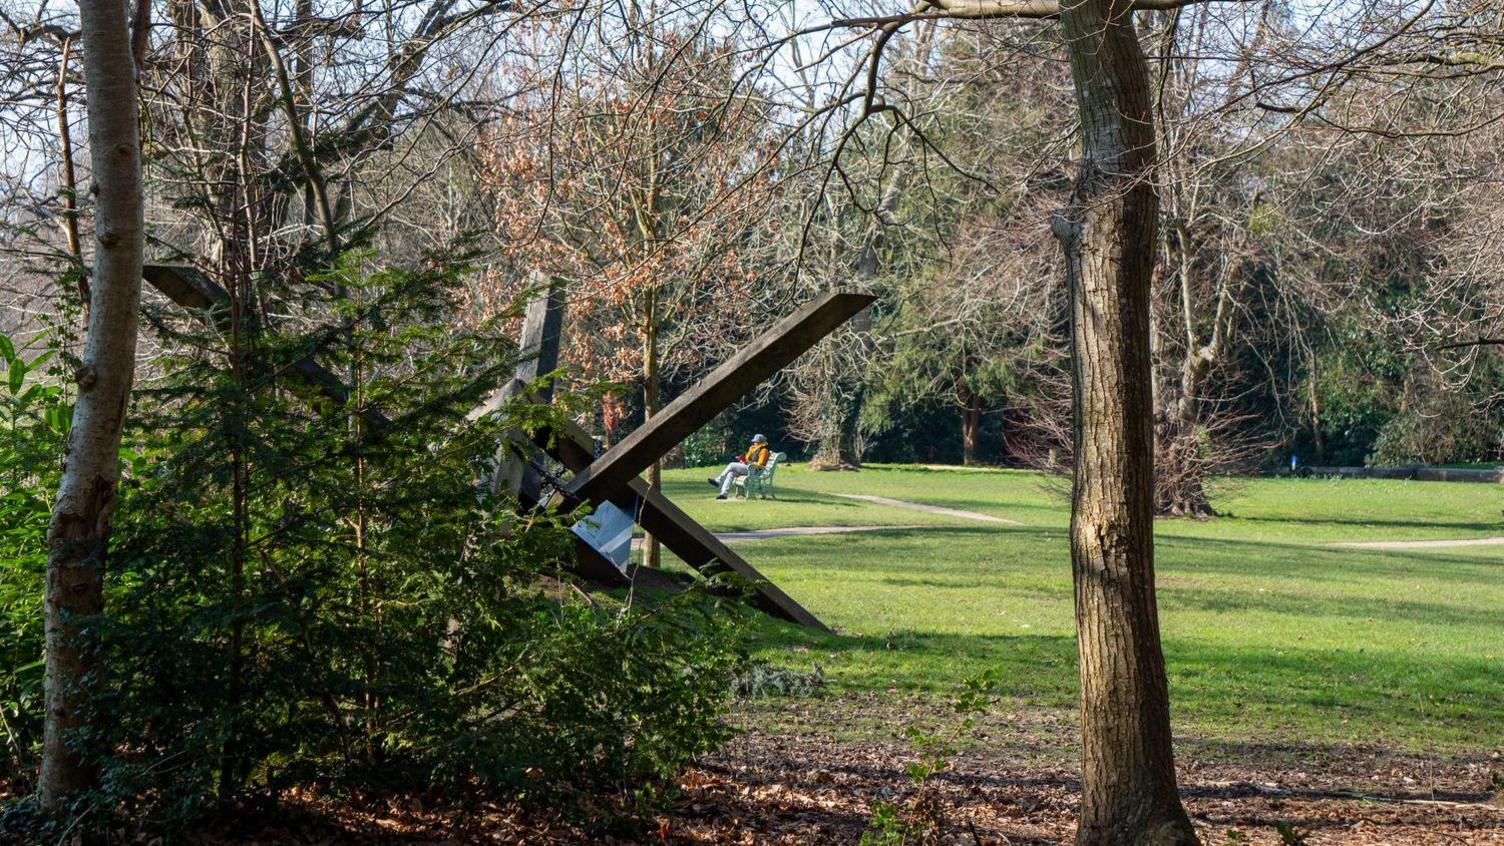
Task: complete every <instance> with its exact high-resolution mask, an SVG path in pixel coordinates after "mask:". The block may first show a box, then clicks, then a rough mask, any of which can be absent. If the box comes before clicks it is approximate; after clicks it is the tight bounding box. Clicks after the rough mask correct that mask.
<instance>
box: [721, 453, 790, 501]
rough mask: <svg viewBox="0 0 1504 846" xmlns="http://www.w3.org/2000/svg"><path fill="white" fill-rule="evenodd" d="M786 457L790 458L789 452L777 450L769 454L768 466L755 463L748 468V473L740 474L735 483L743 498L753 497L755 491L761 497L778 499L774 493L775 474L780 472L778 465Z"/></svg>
mask: <svg viewBox="0 0 1504 846" xmlns="http://www.w3.org/2000/svg"><path fill="white" fill-rule="evenodd" d="M785 458H788V454H787V453H782V452H775V453H773V454H772V455H770V456H768V464H767V466H766V467H758V466H756V465H753V466H751V467H748V468H747V475H745V476H738V477H737V479H736V481H735V482H734V484H735V486H736V489H737V490H738V491H740V493H741V495H742V499H751V498H752V494H754V493H755V494H757V495H758V497H759V498H761V499H777V498H778V497H777V496H776V495H775V494H774V493H773V475H774V474H775V473H777V472H778V465H779V464H780V463H781V462H782V461H783V460H784V459H785Z"/></svg>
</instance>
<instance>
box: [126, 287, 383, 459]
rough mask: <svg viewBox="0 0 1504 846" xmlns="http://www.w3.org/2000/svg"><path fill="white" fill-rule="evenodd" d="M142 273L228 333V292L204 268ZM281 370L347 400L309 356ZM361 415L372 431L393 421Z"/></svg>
mask: <svg viewBox="0 0 1504 846" xmlns="http://www.w3.org/2000/svg"><path fill="white" fill-rule="evenodd" d="M141 277H142V278H143V279H145V280H146V281H147V282H148V283H149V284H150V285H151V286H152V287H153V288H156V289H157V290H158V291H161V292H162V294H163V295H164V296H166V297H167V298H168V299H169V300H172V301H173V302H175V303H177V304H178V305H180V306H182V307H183V308H186V309H189V310H190V311H194V312H199V313H200V314H202V315H203V316H204V319H205V322H206V323H208V324H209V326H211V327H212V328H214V329H216V330H218V331H219V332H221V333H222V334H225V335H228V334H230V293H229V292H228V291H226V290H225V289H224V288H222V287H220V286H219V284H218V283H217V282H215V281H214V280H213V279H210V278H209V277H208V276H207V275H206V274H205V273H204V272H203V271H201V270H199V269H198V268H196V267H190V266H188V265H176V264H148V265H144V266H143V267H142V268H141ZM284 372H285V373H287V374H289V375H291V376H292V377H294V379H295V380H296V381H299V382H302V383H303V384H304V385H307V386H308V387H310V388H312V389H313V390H314V391H316V392H317V393H318V394H319V395H320V396H322V397H323V398H324V399H327V400H329V401H330V402H332V403H334V405H336V406H338V407H340V408H343V407H344V405H345V403H347V402H349V401H350V390H349V389H348V388H346V387H345V383H344V381H343V380H342V379H340V378H339V376H337V375H335V374H334V373H332V372H330V370H329V368H327V367H325V366H323V365H322V364H319V363H318V362H316V361H314V360H313V359H312V358H311V357H309V356H304V357H302V358H300V359H298V360H297V361H294V362H293V363H292V364H290V365H288V366H287V369H286V370H285V371H284ZM363 416H364V418H365V422H366V425H367V426H369V427H370V429H371V431H373V432H375V431H377V430H379V429H381V428H382V427H384V426H387V425H389V424H390V423H391V422H392V421H391V418H389V417H387V416H386V415H385V414H382V413H381V412H380V411H377V410H376V409H366V411H365V413H364V415H363Z"/></svg>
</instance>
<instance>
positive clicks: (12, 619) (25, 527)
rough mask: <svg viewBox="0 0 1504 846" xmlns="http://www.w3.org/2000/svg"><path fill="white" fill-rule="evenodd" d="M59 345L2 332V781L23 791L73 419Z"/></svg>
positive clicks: (35, 730)
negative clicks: (58, 498) (52, 524)
mask: <svg viewBox="0 0 1504 846" xmlns="http://www.w3.org/2000/svg"><path fill="white" fill-rule="evenodd" d="M56 341H57V335H56V334H55V333H45V334H43V335H41V336H38V337H37V338H34V339H33V340H32V342H31V343H30V344H29V345H28V346H27V347H19V345H17V344H16V343H14V342H13V341H12V340H11V339H10V338H8V337H6V336H4V335H0V374H3V375H4V377H5V384H4V385H3V386H0V740H3V743H0V781H10V782H12V783H14V784H15V785H16V786H17V787H20V788H21V789H26V788H27V787H28V786H29V784H30V780H31V776H32V775H33V772H34V769H35V766H36V760H37V758H36V756H37V753H38V750H39V749H40V747H41V737H42V723H41V712H42V586H43V576H44V573H45V571H46V565H47V554H46V547H45V545H44V543H43V541H44V538H45V537H46V534H47V520H48V516H49V515H50V514H51V510H52V501H51V495H52V494H54V493H56V491H57V483H58V476H59V474H60V472H61V470H62V455H63V442H64V439H65V438H66V437H67V432H68V424H69V423H70V422H71V419H72V407H71V406H70V405H69V403H68V398H67V396H66V395H65V393H64V392H63V390H62V388H60V387H58V386H57V385H56V384H54V383H56V382H57V381H58V379H57V378H56V377H57V376H58V372H57V370H58V358H57V355H56V353H57V349H58V344H57V343H56ZM37 348H44V351H42V352H35V351H34V350H36V349H37Z"/></svg>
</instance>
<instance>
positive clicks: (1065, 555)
mask: <svg viewBox="0 0 1504 846" xmlns="http://www.w3.org/2000/svg"><path fill="white" fill-rule="evenodd" d="M706 475H707V471H705V470H703V469H701V470H680V471H672V472H668V473H666V474H665V489H666V492H667V493H668V495H669V496H670V497H672V498H673V499H674V501H675V502H676V503H678V504H679V505H680V506H681V507H683V508H684V509H685V510H686V511H688V512H689V513H690V514H691V515H693V516H694V517H695V518H696V519H699V520H701V521H702V522H703V523H704V524H705V525H707V526H708V527H710V528H712V529H715V530H717V531H731V530H746V529H758V528H773V527H787V526H829V525H841V526H848V525H850V526H857V525H867V526H894V527H917V528H895V529H893V530H892V531H878V532H864V533H858V534H844V535H822V536H806V537H790V538H780V539H773V540H760V541H755V542H746V543H743V544H741V545H740V546H739V548H740V550H741V551H742V553H743V554H744V555H745V556H746V557H747V559H748V560H749V561H750V562H752V563H753V564H754V565H755V566H756V567H758V568H759V569H760V570H762V571H763V572H764V573H765V574H767V575H768V577H769V578H771V579H773V580H774V581H776V582H777V583H778V585H779V586H780V587H782V588H783V589H784V590H786V591H787V592H788V593H789V594H790V595H792V596H793V597H794V598H796V599H797V600H799V601H800V602H801V603H803V604H804V605H805V606H806V607H807V608H809V609H810V610H811V611H813V612H814V613H815V614H816V615H818V616H819V617H820V618H821V619H822V620H824V621H825V622H826V623H827V624H828V625H830V626H831V627H832V628H834V629H836V630H837V632H838V634H836V635H832V636H819V635H814V634H812V633H809V632H806V631H804V630H802V629H798V628H796V627H792V626H785V625H783V624H779V623H775V622H771V621H770V622H768V623H767V624H766V625H765V629H764V634H765V638H764V640H763V644H764V650H765V654H766V656H767V657H768V658H769V659H770V660H773V661H775V662H777V663H782V664H788V665H791V666H798V665H803V666H808V665H809V664H810V663H812V662H818V663H819V664H820V665H821V666H822V668H823V669H824V671H825V673H826V677H827V679H828V681H829V686H828V688H827V691H828V692H829V693H830V694H832V695H847V694H849V695H854V696H861V695H865V694H879V695H881V696H884V697H893V696H900V695H918V696H921V697H936V698H940V697H944V696H946V695H948V694H950V693H952V692H954V691H956V690H958V688H959V686H960V683H961V681H962V680H963V679H964V678H966V677H968V676H971V675H975V674H977V673H980V672H982V671H984V670H987V669H992V668H995V669H996V670H997V671H998V672H999V674H1000V676H999V677H1000V680H1001V686H1002V692H1003V693H1004V695H1006V696H1009V697H1011V698H1013V700H1014V706H1015V707H1019V708H1039V709H1045V710H1048V711H1053V712H1058V713H1061V714H1069V713H1072V712H1073V711H1074V707H1075V695H1076V669H1075V642H1074V633H1073V631H1074V630H1073V617H1072V606H1071V583H1070V560H1069V547H1068V541H1067V536H1066V529H1067V525H1068V514H1067V502H1066V499H1065V489H1064V486H1063V483H1062V482H1061V481H1059V480H1054V479H1049V478H1047V477H1043V476H1040V475H1038V474H1034V473H1026V472H1014V471H998V470H977V471H971V470H959V469H924V468H915V467H871V468H868V469H865V470H863V471H862V472H860V473H815V472H810V471H808V470H806V469H805V468H803V467H802V466H799V465H791V466H787V467H785V468H782V469H780V470H779V476H778V483H779V484H778V490H779V495H780V501H777V502H771V501H756V502H750V503H749V502H741V501H731V502H717V501H715V500H714V499H712V497H713V495H714V492H713V491H712V490H711V489H710V487H709V486H708V485H707V484H706V483H705V476H706ZM840 493H859V494H875V495H879V496H884V497H889V498H892V499H899V500H905V501H909V502H919V503H926V504H932V505H941V506H946V507H950V508H959V509H966V510H970V511H976V512H981V513H985V514H990V515H995V516H998V517H1003V518H1007V519H1010V520H1015V521H1018V522H1019V523H1020V524H1021V525H1017V526H1014V525H1001V524H995V523H982V522H976V521H968V520H964V519H958V518H954V517H949V516H940V515H932V514H926V513H920V512H915V511H909V510H902V509H897V508H893V507H888V506H881V505H875V504H870V503H866V502H861V501H857V500H851V499H844V498H841V497H839V496H837V494H840ZM1214 500H1215V504H1216V506H1217V507H1218V508H1219V509H1220V510H1221V511H1222V512H1223V513H1224V514H1225V515H1226V516H1224V517H1221V518H1219V519H1216V520H1211V521H1207V522H1200V523H1198V522H1190V521H1179V520H1176V521H1162V522H1160V523H1158V524H1157V525H1156V533H1157V547H1156V549H1157V571H1158V578H1159V603H1160V618H1161V624H1162V628H1163V633H1164V642H1165V652H1166V659H1167V661H1168V665H1169V673H1170V687H1171V697H1172V701H1173V707H1174V718H1175V721H1176V726H1177V731H1178V732H1181V733H1189V734H1192V735H1196V736H1199V737H1201V738H1203V739H1204V740H1207V741H1210V742H1213V743H1217V742H1228V743H1277V744H1306V743H1312V744H1330V743H1357V744H1381V745H1386V746H1395V747H1400V748H1404V749H1410V750H1415V751H1428V752H1439V753H1445V752H1451V751H1458V752H1460V751H1463V750H1470V751H1479V750H1484V751H1486V750H1489V749H1495V750H1497V749H1500V748H1504V546H1475V547H1458V548H1446V549H1432V550H1388V551H1373V550H1356V549H1340V548H1333V547H1330V546H1328V545H1329V544H1332V543H1335V542H1343V541H1364V540H1424V539H1448V538H1472V537H1488V536H1496V535H1504V516H1501V509H1504V487H1499V486H1493V485H1480V484H1445V483H1437V482H1408V481H1387V480H1340V481H1329V480H1317V479H1255V480H1239V481H1236V482H1230V483H1224V484H1222V485H1221V486H1220V487H1219V489H1218V490H1217V492H1216V495H1215V497H1214ZM847 730H849V731H853V732H858V733H860V732H864V731H872V732H877V733H885V734H886V735H887V736H888V737H892V735H893V733H894V732H895V728H894V727H893V726H891V725H888V724H886V722H884V720H883V718H882V716H881V715H871V724H870V725H864V724H863V721H862V717H861V715H853V720H852V723H851V724H850V726H848V727H847Z"/></svg>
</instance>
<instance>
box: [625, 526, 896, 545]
mask: <svg viewBox="0 0 1504 846" xmlns="http://www.w3.org/2000/svg"><path fill="white" fill-rule="evenodd" d="M922 528H924V527H923V526H786V527H784V528H782V529H748V530H747V531H744V532H716V533H715V537H716V540H719V541H721V542H722V543H736V542H737V541H760V540H773V539H774V538H794V537H803V536H805V535H849V534H852V533H855V532H906V531H908V530H910V529H922ZM632 546H633V548H637V547H640V546H642V538H635V539H633V541H632Z"/></svg>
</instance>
